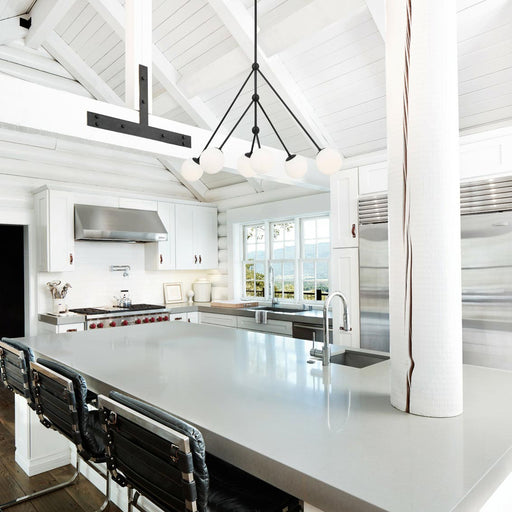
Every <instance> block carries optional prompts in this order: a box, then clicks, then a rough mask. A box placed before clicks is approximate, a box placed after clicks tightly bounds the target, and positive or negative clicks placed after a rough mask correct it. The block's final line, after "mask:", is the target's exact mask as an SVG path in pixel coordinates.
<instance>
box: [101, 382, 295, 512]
mask: <svg viewBox="0 0 512 512" xmlns="http://www.w3.org/2000/svg"><path fill="white" fill-rule="evenodd" d="M98 407H99V409H100V411H101V412H102V414H103V419H104V422H105V423H104V429H105V434H106V437H105V443H106V451H107V467H108V469H109V471H110V473H111V474H112V479H113V480H114V481H115V482H117V483H118V484H119V485H121V486H126V487H127V488H128V504H129V505H128V510H129V512H133V508H134V507H135V508H136V509H138V510H140V511H142V512H146V510H145V509H144V508H143V507H142V506H141V505H140V504H139V502H138V500H139V498H140V496H144V497H145V498H147V499H148V500H149V501H151V502H153V503H154V504H155V505H157V506H158V507H160V508H161V509H162V510H164V511H165V512H177V511H180V512H181V511H184V510H187V511H191V512H195V511H198V512H285V511H288V512H296V511H301V510H303V509H302V505H301V503H300V502H299V500H298V499H297V498H294V497H292V496H290V495H289V494H287V493H285V492H283V491H281V490H279V489H277V488H275V487H273V486H271V485H269V484H267V483H265V482H263V481H262V480H259V479H258V478H255V477H253V476H251V475H249V474H248V473H246V472H244V471H242V470H240V469H238V468H235V467H234V466H232V465H230V464H228V463H226V462H223V461H221V460H220V459H218V458H217V457H213V456H212V455H210V454H206V451H205V444H204V440H203V436H202V434H201V432H199V430H197V429H196V428H195V427H193V426H192V425H189V424H188V423H185V422H184V421H182V420H180V419H178V418H176V417H174V416H172V415H171V414H169V413H167V412H165V411H163V410H161V409H158V408H156V407H153V406H150V405H147V404H145V403H143V402H140V401H139V400H135V399H133V398H130V397H127V396H125V395H122V394H121V393H117V392H114V391H113V392H111V393H110V395H109V398H107V397H106V396H103V395H99V396H98ZM207 463H208V466H207Z"/></svg>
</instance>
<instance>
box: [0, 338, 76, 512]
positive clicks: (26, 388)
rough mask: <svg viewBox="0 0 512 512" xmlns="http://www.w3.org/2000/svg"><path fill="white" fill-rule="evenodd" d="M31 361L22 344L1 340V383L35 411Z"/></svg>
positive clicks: (0, 507) (27, 497)
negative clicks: (24, 400) (23, 399)
mask: <svg viewBox="0 0 512 512" xmlns="http://www.w3.org/2000/svg"><path fill="white" fill-rule="evenodd" d="M33 360H34V355H33V353H32V350H31V349H30V348H29V347H27V346H26V345H24V344H23V343H20V342H19V341H16V340H13V339H9V338H2V340H1V341H0V372H1V378H2V382H3V383H4V385H5V387H6V388H7V389H9V390H10V391H12V392H13V393H15V394H17V395H20V396H22V397H24V398H25V399H26V400H27V402H28V405H29V406H30V407H31V409H34V410H35V408H36V404H35V400H34V394H33V389H32V385H31V381H30V362H31V361H33ZM78 475H79V472H78V469H77V470H76V471H75V473H74V474H73V476H72V477H71V478H70V479H68V480H66V481H65V482H62V483H60V484H57V485H52V486H51V487H47V488H46V489H42V490H40V491H36V492H33V493H31V494H26V495H25V496H20V497H19V498H15V499H14V500H11V501H9V502H7V503H3V504H0V510H3V509H6V508H8V507H12V506H13V505H18V504H20V503H23V502H25V501H29V500H32V499H34V498H39V497H40V496H45V495H46V494H50V493H52V492H55V491H58V490H60V489H64V488H65V487H68V486H70V485H72V484H73V483H74V482H75V481H76V479H77V478H78Z"/></svg>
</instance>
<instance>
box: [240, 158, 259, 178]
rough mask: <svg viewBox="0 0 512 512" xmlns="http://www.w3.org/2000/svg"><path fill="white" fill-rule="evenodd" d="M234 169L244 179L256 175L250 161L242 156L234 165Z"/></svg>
mask: <svg viewBox="0 0 512 512" xmlns="http://www.w3.org/2000/svg"><path fill="white" fill-rule="evenodd" d="M236 168H237V169H238V172H239V173H240V174H241V175H242V176H243V177H244V178H253V177H254V176H256V173H255V172H254V169H253V168H252V166H251V160H250V158H248V157H247V156H246V155H242V156H241V157H240V158H239V159H238V161H237V163H236Z"/></svg>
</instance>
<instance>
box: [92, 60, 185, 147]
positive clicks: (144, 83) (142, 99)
mask: <svg viewBox="0 0 512 512" xmlns="http://www.w3.org/2000/svg"><path fill="white" fill-rule="evenodd" d="M148 97H149V91H148V68H147V67H146V66H143V65H139V122H138V123H135V122H133V121H126V120H124V119H119V118H116V117H111V116H106V115H104V114H99V113H97V112H87V126H92V127H93V128H100V129H102V130H109V131H111V132H117V133H125V134H126V135H134V136H136V137H143V138H145V139H151V140H157V141H160V142H165V143H167V144H174V145H176V146H182V147H185V148H190V147H192V137H191V136H190V135H184V134H182V133H177V132H171V131H168V130H163V129H162V128H156V127H154V126H149V113H148Z"/></svg>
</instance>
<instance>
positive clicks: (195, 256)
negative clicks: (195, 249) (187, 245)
mask: <svg viewBox="0 0 512 512" xmlns="http://www.w3.org/2000/svg"><path fill="white" fill-rule="evenodd" d="M194 263H195V264H196V265H197V254H194Z"/></svg>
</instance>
